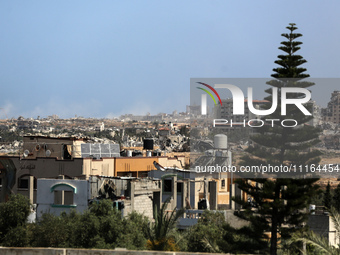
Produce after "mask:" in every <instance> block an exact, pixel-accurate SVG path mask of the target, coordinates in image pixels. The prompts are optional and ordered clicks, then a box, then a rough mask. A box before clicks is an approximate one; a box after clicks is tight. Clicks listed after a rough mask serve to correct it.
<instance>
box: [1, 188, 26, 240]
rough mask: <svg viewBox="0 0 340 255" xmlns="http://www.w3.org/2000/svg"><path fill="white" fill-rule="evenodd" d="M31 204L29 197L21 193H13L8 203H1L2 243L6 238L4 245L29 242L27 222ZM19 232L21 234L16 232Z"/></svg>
mask: <svg viewBox="0 0 340 255" xmlns="http://www.w3.org/2000/svg"><path fill="white" fill-rule="evenodd" d="M30 206H31V205H30V201H29V199H28V198H26V197H24V196H23V195H20V194H18V195H11V196H10V197H9V200H8V201H7V202H6V203H2V204H0V243H3V241H4V240H5V243H4V245H14V246H23V245H24V244H25V243H26V242H27V236H26V225H27V223H26V222H27V217H28V215H29V214H30V211H31V210H30ZM16 230H17V232H16ZM19 232H20V233H21V234H20V235H18V234H16V233H19ZM24 233H25V234H24ZM9 237H11V238H12V240H11V238H9Z"/></svg>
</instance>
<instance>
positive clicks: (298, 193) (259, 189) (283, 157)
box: [237, 23, 321, 255]
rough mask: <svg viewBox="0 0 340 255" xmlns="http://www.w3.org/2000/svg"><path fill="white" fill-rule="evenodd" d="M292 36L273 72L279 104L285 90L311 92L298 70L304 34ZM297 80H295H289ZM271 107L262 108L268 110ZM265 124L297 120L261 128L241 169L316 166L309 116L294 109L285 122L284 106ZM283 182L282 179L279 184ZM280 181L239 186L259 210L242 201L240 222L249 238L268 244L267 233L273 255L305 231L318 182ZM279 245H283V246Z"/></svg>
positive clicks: (315, 135) (315, 131) (314, 131)
mask: <svg viewBox="0 0 340 255" xmlns="http://www.w3.org/2000/svg"><path fill="white" fill-rule="evenodd" d="M287 29H288V30H289V33H284V34H282V36H283V37H284V38H285V39H286V40H285V41H283V42H281V45H282V46H281V47H279V49H280V50H282V51H283V52H284V55H279V56H278V60H276V61H275V63H276V64H278V65H279V67H278V68H274V69H273V71H274V72H275V73H274V74H272V77H273V78H275V79H274V80H271V81H269V82H268V83H267V84H268V85H270V86H272V87H273V88H277V90H278V102H281V93H280V92H281V89H282V88H286V87H299V88H308V87H309V86H312V85H313V83H311V82H307V81H302V80H303V79H304V78H306V77H309V75H308V74H305V73H304V72H305V71H306V69H305V68H302V67H300V65H302V64H304V63H305V62H306V60H305V59H303V57H302V56H300V55H297V54H296V52H297V51H298V50H299V49H300V47H299V45H301V44H302V42H299V41H296V39H297V38H299V37H301V36H302V34H299V33H295V30H296V29H297V27H296V26H295V24H293V23H291V24H289V26H288V27H287ZM291 78H293V79H291ZM272 91H273V90H269V89H268V90H266V92H267V93H268V94H269V95H268V96H267V97H266V98H265V99H266V100H268V101H269V102H273V95H272ZM303 97H304V95H302V94H300V93H289V98H291V99H293V98H294V99H298V98H303ZM271 105H272V104H270V103H269V104H268V105H266V106H264V108H266V109H269V108H270V107H271ZM307 107H308V106H307ZM265 118H266V119H276V120H279V121H277V123H281V121H282V120H284V119H294V120H296V121H297V123H298V126H297V127H296V128H295V127H282V126H281V125H280V124H278V125H276V124H275V123H274V125H273V127H272V126H271V125H268V126H263V127H261V128H258V130H259V133H258V134H256V135H254V136H251V140H252V141H253V145H252V146H249V148H248V149H247V152H248V153H249V154H248V155H246V156H245V157H243V158H242V160H243V162H242V163H241V165H245V166H247V165H249V166H260V165H269V164H270V165H271V166H285V165H287V166H289V165H291V164H292V165H297V166H299V165H309V164H312V163H314V164H317V163H318V162H319V161H320V158H319V155H320V154H321V153H320V152H319V151H317V150H314V149H312V147H313V146H314V145H316V144H317V143H318V142H319V140H318V134H319V130H318V129H316V128H314V127H312V126H309V125H305V124H306V123H307V122H308V121H310V120H311V119H312V117H311V116H305V115H304V114H303V113H302V112H301V111H300V110H299V109H298V108H297V107H295V106H294V105H288V106H287V113H286V115H285V116H282V115H281V106H280V105H278V107H277V109H276V111H274V112H273V113H272V114H271V115H269V116H268V115H267V116H265ZM280 177H281V178H280ZM284 177H285V178H282V176H278V178H275V179H260V178H257V179H256V178H253V179H239V180H238V181H237V182H238V184H239V187H240V189H241V190H243V191H244V192H246V193H247V194H248V195H250V196H251V197H252V198H253V199H254V202H255V204H256V209H255V210H254V208H251V206H250V205H249V204H247V203H245V202H244V201H238V202H239V203H240V204H242V205H243V207H244V208H245V211H244V212H243V213H242V214H241V215H240V216H241V217H242V218H244V219H246V220H248V221H249V222H250V223H251V226H252V229H250V230H249V232H248V233H249V237H254V238H256V236H257V238H258V242H257V243H258V244H261V242H260V240H261V239H263V238H265V235H266V233H269V234H270V247H269V252H270V254H272V255H276V254H277V249H278V244H279V241H281V242H282V241H284V239H286V240H287V239H289V238H290V237H291V235H292V234H293V233H294V232H295V231H303V230H304V222H305V221H306V218H307V214H306V213H304V212H303V209H305V208H306V207H307V206H308V204H309V203H310V200H311V197H313V196H314V195H315V194H316V193H317V190H318V186H316V185H314V183H315V182H316V179H311V178H309V179H308V178H303V177H302V176H294V177H293V176H290V177H292V178H286V177H287V176H284ZM280 239H281V240H280ZM262 244H263V247H262V249H264V250H267V248H266V245H267V244H266V243H262Z"/></svg>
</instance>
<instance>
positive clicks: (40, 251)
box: [0, 247, 242, 255]
mask: <svg viewBox="0 0 340 255" xmlns="http://www.w3.org/2000/svg"><path fill="white" fill-rule="evenodd" d="M0 254H1V255H109V254H111V255H139V254H143V255H157V254H164V255H166V254H169V255H170V254H171V255H192V254H196V255H209V254H211V255H212V254H221V253H198V252H197V253H191V252H164V251H128V250H123V249H122V250H120V249H117V250H92V249H60V248H7V247H0ZM224 254H226V255H228V254H229V253H224ZM240 255H242V254H240Z"/></svg>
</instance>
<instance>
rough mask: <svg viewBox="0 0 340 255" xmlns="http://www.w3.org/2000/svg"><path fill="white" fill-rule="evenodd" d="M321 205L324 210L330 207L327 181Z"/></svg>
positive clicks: (330, 200) (330, 197)
mask: <svg viewBox="0 0 340 255" xmlns="http://www.w3.org/2000/svg"><path fill="white" fill-rule="evenodd" d="M323 205H324V207H325V208H326V209H330V208H331V206H332V194H331V185H330V184H329V181H328V184H327V186H326V191H325V193H324V195H323Z"/></svg>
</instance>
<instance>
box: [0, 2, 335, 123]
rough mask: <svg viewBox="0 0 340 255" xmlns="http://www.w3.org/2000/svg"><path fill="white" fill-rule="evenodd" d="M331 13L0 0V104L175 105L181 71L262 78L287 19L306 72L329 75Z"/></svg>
mask: <svg viewBox="0 0 340 255" xmlns="http://www.w3.org/2000/svg"><path fill="white" fill-rule="evenodd" d="M339 13H340V1H337V0H334V1H320V0H315V1H313V0H309V1H306V0H305V1H295V0H294V1H288V0H286V1H273V0H268V1H261V0H256V1H254V0H243V1H226V0H223V1H216V0H212V1H208V0H206V1H200V0H194V1H175V0H171V1H156V0H155V1H145V0H143V1H141V0H138V1H137V0H136V1H118V0H117V1H115V0H109V1H104V0H101V1H85V0H81V1H74V0H72V1H46V0H43V1H33V0H32V1H27V0H23V1H16V0H12V1H1V2H0V88H1V97H0V108H4V109H5V112H6V114H7V115H8V117H18V116H19V115H22V116H24V117H34V118H36V117H37V116H38V115H39V116H42V117H45V116H47V115H52V114H57V115H59V116H60V117H73V116H75V115H76V114H77V115H78V116H84V117H113V116H119V115H121V114H124V113H133V114H146V113H147V112H150V113H151V114H157V113H159V112H167V113H170V112H172V111H173V110H178V111H185V106H186V105H187V104H189V103H190V93H189V87H190V78H201V77H207V78H224V77H235V78H251V77H255V78H261V77H269V76H270V75H271V74H272V69H273V68H274V67H276V65H275V64H274V61H275V60H276V59H277V55H278V54H281V52H280V50H278V47H279V46H280V42H281V41H282V40H283V37H281V33H285V32H286V29H285V27H286V26H287V25H288V23H291V22H294V23H296V24H297V27H298V28H299V30H297V32H300V33H302V34H303V35H304V36H303V37H302V38H301V41H302V42H303V43H304V44H303V45H302V49H301V50H300V51H299V53H300V54H301V55H302V56H303V57H304V58H305V59H306V60H307V61H308V63H307V64H305V65H304V66H305V67H306V68H307V69H308V73H309V74H310V75H311V77H339V76H340V75H339V73H340V49H339V45H340V16H339ZM335 89H336V88H335ZM338 89H340V86H339V88H338ZM321 94H322V97H324V100H325V101H328V100H329V98H330V94H329V93H328V92H327V93H326V92H322V93H321ZM319 96H320V95H319ZM3 117H4V116H3V112H2V111H0V118H3Z"/></svg>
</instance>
